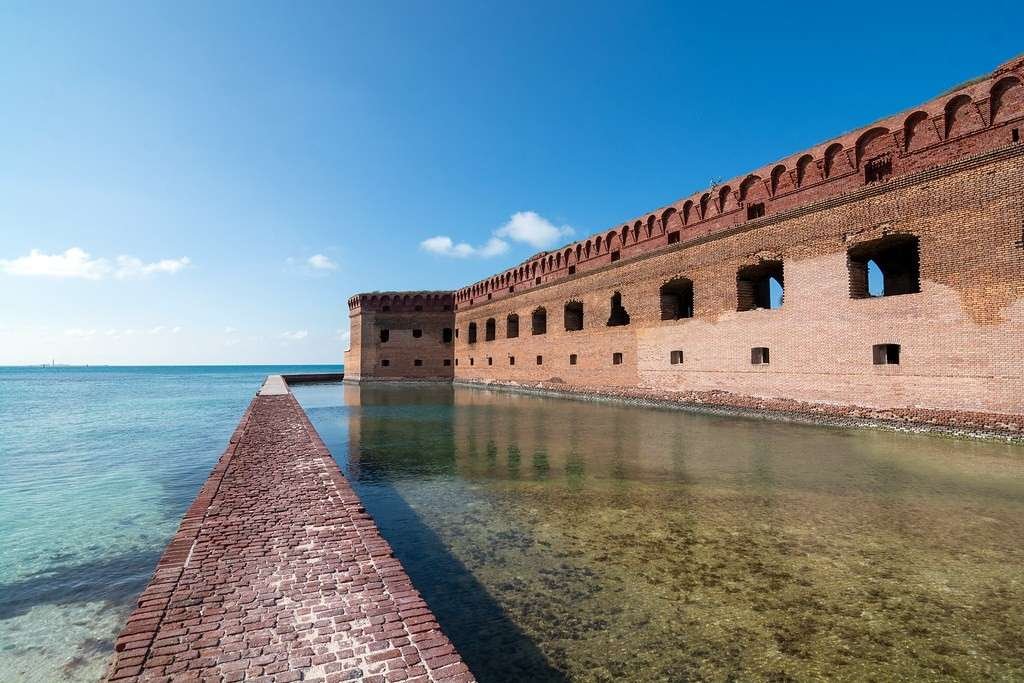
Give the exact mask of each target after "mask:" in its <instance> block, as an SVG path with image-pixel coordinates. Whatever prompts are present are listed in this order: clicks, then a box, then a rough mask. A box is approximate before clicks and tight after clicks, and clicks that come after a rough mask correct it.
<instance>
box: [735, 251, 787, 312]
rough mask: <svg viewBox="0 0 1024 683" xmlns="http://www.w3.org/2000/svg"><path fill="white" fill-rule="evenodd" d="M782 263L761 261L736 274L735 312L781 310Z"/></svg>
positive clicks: (741, 269) (745, 267)
mask: <svg viewBox="0 0 1024 683" xmlns="http://www.w3.org/2000/svg"><path fill="white" fill-rule="evenodd" d="M783 291H784V290H783V276H782V261H762V262H761V263H759V264H757V265H756V266H744V267H743V268H740V269H739V270H738V271H737V272H736V310H737V311H753V310H755V309H758V308H769V309H770V308H781V307H782V297H783Z"/></svg>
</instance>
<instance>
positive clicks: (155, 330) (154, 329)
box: [149, 325, 165, 334]
mask: <svg viewBox="0 0 1024 683" xmlns="http://www.w3.org/2000/svg"><path fill="white" fill-rule="evenodd" d="M164 329H165V328H164V326H163V325H157V326H156V327H151V328H150V329H149V333H150V334H160V333H161V332H163V331H164Z"/></svg>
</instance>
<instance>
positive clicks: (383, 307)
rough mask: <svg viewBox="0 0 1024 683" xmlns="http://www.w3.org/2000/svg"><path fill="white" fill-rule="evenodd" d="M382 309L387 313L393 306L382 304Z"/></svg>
mask: <svg viewBox="0 0 1024 683" xmlns="http://www.w3.org/2000/svg"><path fill="white" fill-rule="evenodd" d="M380 310H382V311H384V312H385V313H387V312H388V311H390V310H391V307H390V306H381V309H380Z"/></svg>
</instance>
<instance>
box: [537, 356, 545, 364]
mask: <svg viewBox="0 0 1024 683" xmlns="http://www.w3.org/2000/svg"><path fill="white" fill-rule="evenodd" d="M537 365H544V356H537Z"/></svg>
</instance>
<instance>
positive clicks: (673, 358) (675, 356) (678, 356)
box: [668, 351, 683, 365]
mask: <svg viewBox="0 0 1024 683" xmlns="http://www.w3.org/2000/svg"><path fill="white" fill-rule="evenodd" d="M668 362H669V363H671V364H672V365H681V364H682V362H683V352H682V351H673V352H671V353H670V354H669V355H668Z"/></svg>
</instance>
